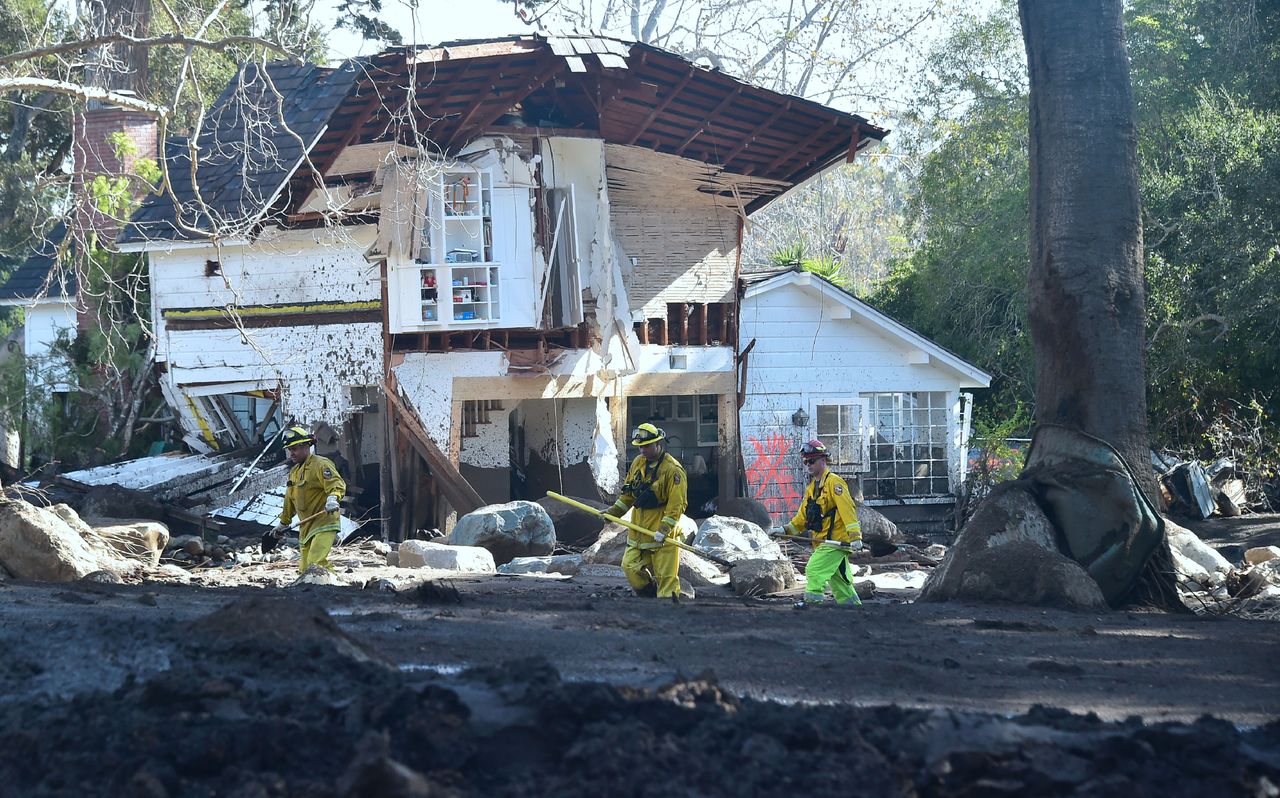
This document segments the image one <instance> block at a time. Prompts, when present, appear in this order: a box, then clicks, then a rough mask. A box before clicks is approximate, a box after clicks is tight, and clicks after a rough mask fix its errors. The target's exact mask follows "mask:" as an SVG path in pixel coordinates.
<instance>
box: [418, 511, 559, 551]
mask: <svg viewBox="0 0 1280 798" xmlns="http://www.w3.org/2000/svg"><path fill="white" fill-rule="evenodd" d="M449 543H450V544H451V545H454V546H480V547H481V548H485V549H488V550H489V551H490V552H491V553H492V554H493V560H494V562H496V563H498V564H499V565H501V564H503V563H508V562H511V561H512V560H514V559H515V558H516V557H541V556H542V555H544V554H550V553H551V552H553V551H555V548H556V529H555V527H554V526H553V525H552V523H551V516H549V515H547V511H546V510H544V509H542V507H540V506H538V505H537V504H534V503H533V502H527V501H514V502H507V503H506V504H490V505H488V506H487V507H481V508H480V509H479V510H475V511H474V512H470V513H467V514H466V515H464V516H462V517H461V518H459V519H458V524H457V526H455V527H454V528H453V531H452V532H451V533H449ZM402 565H403V563H402Z"/></svg>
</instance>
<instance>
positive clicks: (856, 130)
mask: <svg viewBox="0 0 1280 798" xmlns="http://www.w3.org/2000/svg"><path fill="white" fill-rule="evenodd" d="M861 136H862V128H861V127H859V126H858V123H857V122H854V123H853V135H852V136H850V137H849V156H848V157H847V158H845V159H844V162H845V163H853V157H854V156H855V155H857V154H858V142H860V141H861V140H862V138H861Z"/></svg>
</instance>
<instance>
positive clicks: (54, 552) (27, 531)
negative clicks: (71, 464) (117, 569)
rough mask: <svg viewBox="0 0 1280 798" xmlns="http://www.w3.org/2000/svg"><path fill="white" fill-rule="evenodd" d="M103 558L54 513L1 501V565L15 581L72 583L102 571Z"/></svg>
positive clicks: (13, 501)
mask: <svg viewBox="0 0 1280 798" xmlns="http://www.w3.org/2000/svg"><path fill="white" fill-rule="evenodd" d="M102 559H103V558H102V556H101V553H100V552H98V551H95V550H94V548H93V547H92V546H91V545H90V543H89V542H88V541H86V540H85V539H84V538H83V537H82V536H81V535H80V533H79V532H78V531H77V530H76V529H75V528H73V527H72V526H70V525H69V524H68V523H67V522H66V521H65V520H63V519H62V518H61V517H60V516H59V515H58V514H57V513H56V512H54V511H53V510H50V509H46V508H42V507H35V506H33V505H31V504H29V503H28V502H25V501H22V500H20V499H0V564H3V565H4V567H5V569H6V570H7V571H8V572H9V573H10V574H12V575H13V577H14V578H15V579H31V580H35V581H43V582H70V581H72V580H74V579H80V578H81V577H83V576H85V575H87V574H90V573H92V572H94V571H98V570H101V569H102V567H103V562H102Z"/></svg>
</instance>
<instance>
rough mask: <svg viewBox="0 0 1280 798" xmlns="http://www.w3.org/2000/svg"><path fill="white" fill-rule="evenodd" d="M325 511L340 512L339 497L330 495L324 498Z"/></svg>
mask: <svg viewBox="0 0 1280 798" xmlns="http://www.w3.org/2000/svg"><path fill="white" fill-rule="evenodd" d="M324 511H325V512H326V513H336V512H338V497H337V496H330V497H328V498H327V499H325V500H324Z"/></svg>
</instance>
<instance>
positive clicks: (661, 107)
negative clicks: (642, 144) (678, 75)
mask: <svg viewBox="0 0 1280 798" xmlns="http://www.w3.org/2000/svg"><path fill="white" fill-rule="evenodd" d="M697 69H698V68H697V67H695V66H692V65H691V66H690V67H689V70H690V72H689V74H687V75H685V76H684V80H682V81H680V83H679V84H677V85H676V87H675V88H674V89H672V90H671V93H670V94H668V95H667V96H666V98H665V99H664V100H663V101H662V102H661V103H659V104H658V106H657V107H656V108H654V109H653V110H652V111H650V112H649V115H648V116H647V117H645V119H644V121H643V122H641V123H640V126H639V127H637V128H636V132H635V133H634V134H632V136H631V138H630V139H628V141H627V145H628V146H630V145H632V144H635V143H636V139H638V138H640V137H641V136H642V135H644V132H645V131H646V130H648V129H649V125H651V124H653V120H655V119H657V118H658V114H661V113H662V112H663V111H665V110H667V106H668V105H671V102H672V101H673V100H674V99H675V98H676V95H678V94H679V93H680V92H682V91H684V87H685V86H688V85H689V81H691V80H693V75H694V72H695V71H697Z"/></svg>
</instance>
